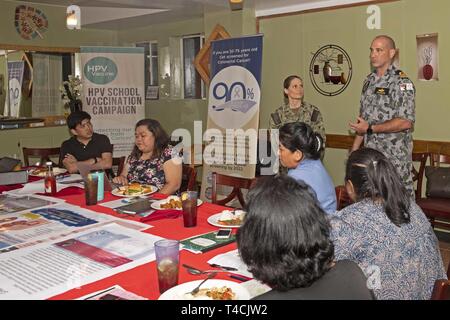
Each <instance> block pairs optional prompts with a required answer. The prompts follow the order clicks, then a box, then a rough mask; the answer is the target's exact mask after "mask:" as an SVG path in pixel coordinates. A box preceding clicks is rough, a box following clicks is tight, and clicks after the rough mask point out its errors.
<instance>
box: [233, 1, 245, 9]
mask: <svg viewBox="0 0 450 320" xmlns="http://www.w3.org/2000/svg"><path fill="white" fill-rule="evenodd" d="M229 1H230V9H231V11H237V10H242V9H243V8H244V0H229Z"/></svg>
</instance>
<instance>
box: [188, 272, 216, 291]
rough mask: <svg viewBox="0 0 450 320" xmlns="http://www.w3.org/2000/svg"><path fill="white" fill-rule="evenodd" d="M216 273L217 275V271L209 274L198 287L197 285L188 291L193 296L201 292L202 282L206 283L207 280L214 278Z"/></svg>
mask: <svg viewBox="0 0 450 320" xmlns="http://www.w3.org/2000/svg"><path fill="white" fill-rule="evenodd" d="M216 275H217V272H211V273H210V274H208V276H207V277H206V279H204V280H203V281H202V282H200V284H199V285H198V286H197V287H195V288H194V289H193V290H192V291H191V292H188V293H190V294H191V295H193V296H194V295H196V294H197V293H198V292H199V290H200V287H201V286H202V284H204V283H205V282H206V281H207V280H209V279H212V278H214V277H215V276H216Z"/></svg>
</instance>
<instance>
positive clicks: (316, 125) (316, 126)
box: [311, 106, 327, 144]
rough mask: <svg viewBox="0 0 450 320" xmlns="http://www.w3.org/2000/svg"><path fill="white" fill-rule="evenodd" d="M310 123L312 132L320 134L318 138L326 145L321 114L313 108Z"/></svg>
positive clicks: (317, 109)
mask: <svg viewBox="0 0 450 320" xmlns="http://www.w3.org/2000/svg"><path fill="white" fill-rule="evenodd" d="M311 123H312V126H311V127H312V129H313V130H314V132H317V133H318V134H320V136H321V137H322V139H323V142H324V143H325V144H326V142H327V136H326V134H325V126H324V124H323V117H322V113H321V112H320V110H319V108H317V107H315V106H313V114H312V116H311Z"/></svg>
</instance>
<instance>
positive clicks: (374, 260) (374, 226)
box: [330, 148, 447, 300]
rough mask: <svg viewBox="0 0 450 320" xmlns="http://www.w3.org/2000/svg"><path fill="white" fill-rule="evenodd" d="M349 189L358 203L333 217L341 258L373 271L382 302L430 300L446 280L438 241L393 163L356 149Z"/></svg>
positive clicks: (378, 154)
mask: <svg viewBox="0 0 450 320" xmlns="http://www.w3.org/2000/svg"><path fill="white" fill-rule="evenodd" d="M345 186H346V189H347V192H348V194H349V196H350V198H351V199H352V200H353V201H356V203H354V204H352V205H350V206H348V207H345V208H344V209H342V210H341V211H339V212H336V213H335V214H334V215H332V216H331V218H330V219H331V220H330V222H331V225H332V239H333V241H334V244H335V248H336V258H337V259H350V260H352V261H355V262H356V263H358V265H359V266H360V267H361V269H362V270H364V271H365V272H366V273H370V274H371V275H370V277H369V284H370V286H371V288H372V289H373V291H374V293H375V296H376V297H377V299H414V300H417V299H430V297H431V292H432V289H433V286H434V282H435V280H437V279H446V278H447V277H446V275H445V270H444V266H443V263H442V258H441V255H440V252H439V247H438V242H437V238H436V235H435V234H434V232H433V229H432V228H431V225H430V223H429V222H428V220H427V218H426V217H425V214H424V213H423V212H422V210H421V209H420V208H419V206H417V204H416V203H415V202H414V201H411V198H410V196H409V193H408V192H407V191H406V189H405V187H404V185H403V183H402V181H401V179H400V176H399V175H398V173H397V171H396V169H395V168H394V166H393V165H392V164H391V162H390V161H389V160H388V159H387V158H386V157H385V156H384V155H383V154H382V153H381V152H379V151H377V150H374V149H370V148H363V149H359V150H356V151H353V152H352V153H351V154H350V157H349V159H348V161H347V168H346V176H345Z"/></svg>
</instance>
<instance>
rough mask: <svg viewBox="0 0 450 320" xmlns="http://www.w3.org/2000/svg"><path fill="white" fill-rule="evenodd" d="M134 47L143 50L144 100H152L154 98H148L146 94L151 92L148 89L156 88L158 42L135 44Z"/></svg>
mask: <svg viewBox="0 0 450 320" xmlns="http://www.w3.org/2000/svg"><path fill="white" fill-rule="evenodd" d="M136 47H142V48H144V54H145V66H144V67H145V91H146V97H145V98H146V99H154V96H153V95H152V97H150V96H149V95H148V94H149V93H150V92H153V91H152V90H149V87H157V86H158V42H156V41H150V42H140V43H136Z"/></svg>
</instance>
